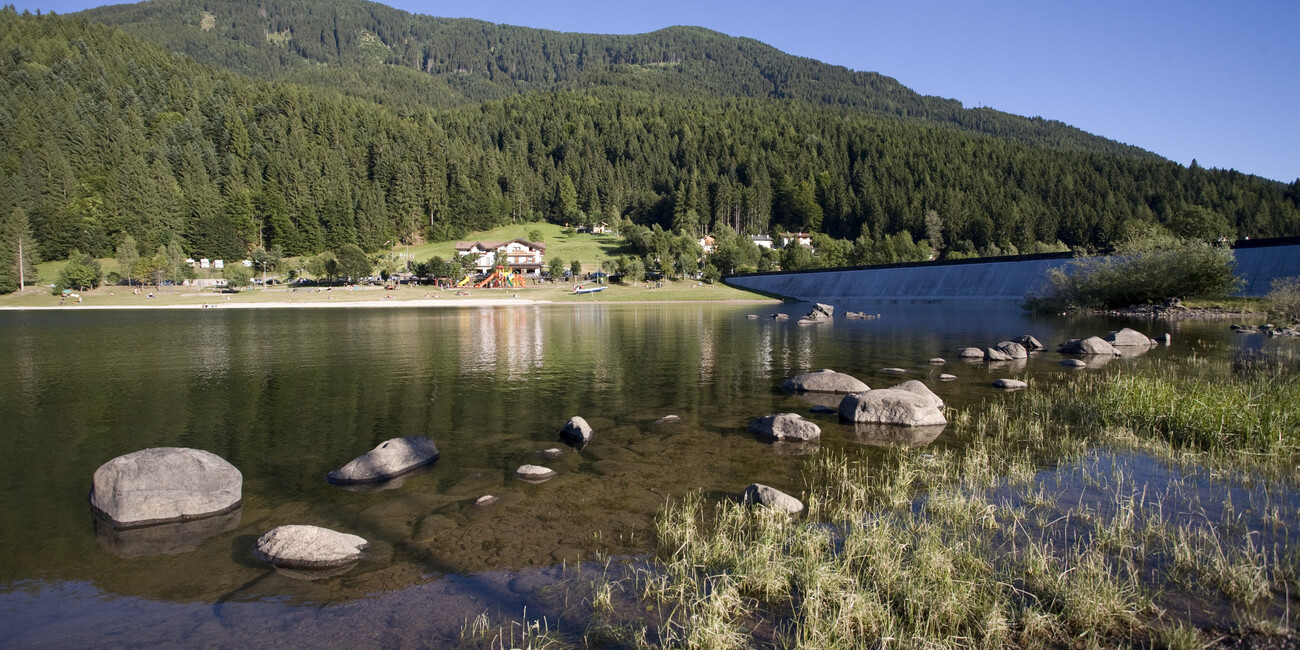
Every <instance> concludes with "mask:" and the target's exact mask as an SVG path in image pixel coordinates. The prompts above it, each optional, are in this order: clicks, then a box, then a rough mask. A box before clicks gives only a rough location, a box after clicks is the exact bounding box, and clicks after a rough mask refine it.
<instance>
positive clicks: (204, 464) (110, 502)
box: [90, 447, 244, 527]
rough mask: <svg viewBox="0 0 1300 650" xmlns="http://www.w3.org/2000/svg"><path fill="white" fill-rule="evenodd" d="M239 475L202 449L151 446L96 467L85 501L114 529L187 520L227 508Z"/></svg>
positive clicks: (236, 494)
mask: <svg viewBox="0 0 1300 650" xmlns="http://www.w3.org/2000/svg"><path fill="white" fill-rule="evenodd" d="M243 485H244V477H243V475H242V474H240V473H239V470H238V469H235V466H234V465H231V464H230V463H228V462H226V460H225V459H223V458H221V457H220V456H218V455H216V454H214V453H212V452H208V451H203V450H201V449H188V448H185V447H151V448H149V449H142V450H140V451H137V452H133V453H130V454H126V455H123V456H118V457H117V458H114V459H113V460H110V461H108V462H107V463H104V464H103V465H100V467H99V469H97V470H95V477H94V481H93V487H92V488H91V492H90V505H91V507H92V508H94V509H95V511H96V512H98V513H99V514H100V515H102V516H103V517H104V518H106V519H108V520H109V521H111V522H113V524H114V525H116V526H118V527H132V526H147V525H151V524H161V523H166V522H172V521H188V520H191V519H200V518H203V517H211V516H215V515H220V514H225V513H228V512H232V511H234V510H235V509H237V508H238V507H239V504H240V501H241V499H242V498H243V496H242V494H243V493H242V491H243Z"/></svg>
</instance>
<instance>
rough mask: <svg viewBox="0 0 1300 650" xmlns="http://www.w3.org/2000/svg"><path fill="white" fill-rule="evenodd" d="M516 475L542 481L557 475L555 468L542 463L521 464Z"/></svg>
mask: <svg viewBox="0 0 1300 650" xmlns="http://www.w3.org/2000/svg"><path fill="white" fill-rule="evenodd" d="M515 476H516V477H518V478H521V479H523V480H525V481H536V482H539V483H540V482H542V481H545V480H546V479H549V478H553V477H554V476H555V470H553V469H550V468H547V467H542V466H540V465H520V466H519V469H517V470H515Z"/></svg>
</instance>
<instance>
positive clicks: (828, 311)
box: [799, 302, 835, 323]
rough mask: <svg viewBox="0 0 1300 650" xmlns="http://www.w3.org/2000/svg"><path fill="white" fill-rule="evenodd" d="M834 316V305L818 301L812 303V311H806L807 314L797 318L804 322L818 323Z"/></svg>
mask: <svg viewBox="0 0 1300 650" xmlns="http://www.w3.org/2000/svg"><path fill="white" fill-rule="evenodd" d="M834 316H835V307H833V306H831V305H827V304H824V303H820V302H819V303H815V304H813V308H812V311H810V312H808V315H807V316H804V317H803V318H800V319H799V320H800V322H804V323H818V322H823V321H829V320H831V318H833V317H834Z"/></svg>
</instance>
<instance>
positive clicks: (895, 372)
mask: <svg viewBox="0 0 1300 650" xmlns="http://www.w3.org/2000/svg"><path fill="white" fill-rule="evenodd" d="M880 372H883V373H885V374H886V375H906V374H907V371H906V370H904V369H902V368H881V369H880Z"/></svg>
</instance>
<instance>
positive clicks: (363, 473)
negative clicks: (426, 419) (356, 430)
mask: <svg viewBox="0 0 1300 650" xmlns="http://www.w3.org/2000/svg"><path fill="white" fill-rule="evenodd" d="M435 460H438V448H437V447H435V446H434V444H433V441H432V440H430V439H429V438H427V437H425V436H407V437H405V438H393V439H392V440H385V441H384V442H381V443H379V446H378V447H375V448H374V449H371V450H370V451H368V452H366V453H364V454H362V455H360V456H358V457H356V458H354V459H353V460H352V462H350V463H348V464H347V465H344V466H343V467H340V468H338V469H336V470H334V471H332V472H330V473H329V474H327V475H326V478H327V479H328V480H329V482H330V483H373V482H377V481H387V480H388V479H391V478H393V477H395V476H400V475H402V474H405V473H407V472H409V471H411V470H413V469H416V468H418V467H423V466H425V465H428V464H429V463H432V462H433V461H435Z"/></svg>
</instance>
